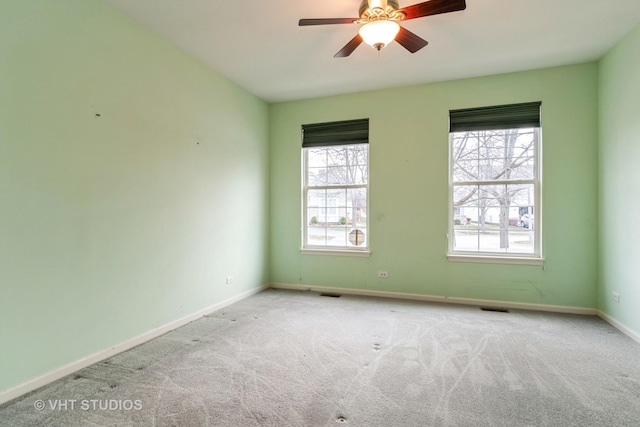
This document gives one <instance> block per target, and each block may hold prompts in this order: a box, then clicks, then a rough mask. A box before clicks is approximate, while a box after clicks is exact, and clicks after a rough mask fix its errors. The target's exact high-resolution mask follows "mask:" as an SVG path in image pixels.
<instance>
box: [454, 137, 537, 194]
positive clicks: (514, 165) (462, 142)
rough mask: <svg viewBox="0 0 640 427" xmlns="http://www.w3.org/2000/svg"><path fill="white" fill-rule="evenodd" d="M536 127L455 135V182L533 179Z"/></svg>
mask: <svg viewBox="0 0 640 427" xmlns="http://www.w3.org/2000/svg"><path fill="white" fill-rule="evenodd" d="M534 150H535V133H534V131H533V129H507V130H499V131H495V130H491V131H470V132H460V133H456V134H454V135H453V138H452V160H453V164H452V173H453V180H454V182H455V181H495V180H510V179H533V178H535V176H534V171H535V169H534Z"/></svg>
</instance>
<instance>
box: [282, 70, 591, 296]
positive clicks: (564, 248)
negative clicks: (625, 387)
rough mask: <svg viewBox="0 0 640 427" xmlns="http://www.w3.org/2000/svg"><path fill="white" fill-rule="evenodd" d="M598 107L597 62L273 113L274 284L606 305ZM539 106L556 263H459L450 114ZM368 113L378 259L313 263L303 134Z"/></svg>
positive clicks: (548, 248)
mask: <svg viewBox="0 0 640 427" xmlns="http://www.w3.org/2000/svg"><path fill="white" fill-rule="evenodd" d="M597 99H598V66H597V64H596V63H590V64H584V65H575V66H567V67H561V68H553V69H544V70H537V71H529V72H521V73H514V74H507V75H499V76H491V77H483V78H475V79H468V80H460V81H451V82H445V83H435V84H427V85H421V86H412V87H403V88H397V89H389V90H380V91H372V92H366V93H358V94H351V95H343V96H334V97H326V98H318V99H310V100H302V101H296V102H286V103H279V104H275V105H272V106H271V109H270V124H271V127H270V144H271V150H270V153H271V168H270V169H271V233H270V236H271V237H270V241H271V280H272V282H276V283H286V284H304V285H315V286H336V287H341V288H352V289H368V290H376V291H391V292H405V293H416V294H425V295H435V296H448V297H462V298H478V299H492V300H503V301H513V302H523V303H534V304H551V305H560V306H572V307H588V308H595V307H596V300H597V255H598V248H597V233H598V226H597V224H598V223H597V216H598V208H597V200H598V197H597V196H598V176H597V166H598V161H597V154H598V145H597V143H598V125H597V120H598V108H597ZM538 100H540V101H542V116H543V117H542V120H543V206H542V209H543V214H544V215H543V217H544V230H543V248H544V256H545V258H546V262H545V266H544V267H542V266H525V265H500V264H478V263H461V262H449V261H448V260H447V258H446V250H447V243H446V242H447V241H446V235H447V226H448V225H447V224H448V223H447V217H448V209H447V200H448V194H447V193H448V184H447V179H448V151H447V150H448V113H449V110H450V109H457V108H466V107H476V106H483V105H497V104H505V103H516V102H526V101H538ZM363 117H369V118H370V177H371V178H370V210H369V218H370V238H371V240H370V242H371V249H372V254H371V257H370V258H352V257H339V256H326V255H320V256H319V255H306V254H305V255H302V254H301V253H300V242H301V230H300V227H301V190H300V188H301V182H300V176H301V171H300V161H301V149H300V126H301V124H303V123H313V122H324V121H332V120H343V119H354V118H363ZM380 270H383V271H388V273H389V278H387V279H379V278H378V277H377V273H378V271H380Z"/></svg>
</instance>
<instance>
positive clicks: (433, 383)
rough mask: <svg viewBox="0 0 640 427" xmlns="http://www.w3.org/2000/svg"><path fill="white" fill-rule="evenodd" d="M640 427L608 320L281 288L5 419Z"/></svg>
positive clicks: (635, 366) (25, 404) (621, 349)
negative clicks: (333, 295)
mask: <svg viewBox="0 0 640 427" xmlns="http://www.w3.org/2000/svg"><path fill="white" fill-rule="evenodd" d="M335 425H346V426H349V425H350V426H366V427H371V426H385V427H386V426H509V427H514V426H562V427H565V426H581V427H583V426H640V344H638V343H636V342H634V341H633V340H631V339H630V338H628V337H626V336H625V335H623V334H622V333H620V332H619V331H617V330H616V329H614V328H613V327H611V326H610V325H608V324H607V323H605V322H604V321H602V320H600V319H599V318H597V317H591V316H580V315H569V314H553V313H541V312H533V311H523V310H510V312H508V313H503V312H492V311H482V310H480V309H479V308H478V307H472V306H457V305H448V304H437V303H427V302H415V301H402V300H391V299H383V298H370V297H357V296H349V295H343V296H341V297H331V296H322V295H320V294H317V293H312V292H298V291H285V290H273V289H269V290H266V291H264V292H261V293H259V294H256V295H254V296H252V297H250V298H247V299H245V300H243V301H241V302H238V303H236V304H233V305H231V306H229V307H226V308H225V309H223V310H220V311H217V312H215V313H213V314H211V315H209V316H206V317H203V318H201V319H199V320H197V321H195V322H192V323H190V324H189V325H186V326H184V327H182V328H180V329H177V330H175V331H172V332H170V333H167V334H165V335H163V336H161V337H159V338H156V339H154V340H152V341H149V342H147V343H145V344H143V345H141V346H138V347H136V348H134V349H131V350H129V351H127V352H124V353H121V354H119V355H116V356H114V357H112V358H110V359H108V360H105V361H103V362H100V363H98V364H95V365H92V366H90V367H87V368H85V369H82V370H80V371H78V372H76V373H75V374H73V375H70V376H69V377H66V378H63V379H61V380H59V381H56V382H54V383H52V384H49V385H47V386H45V387H43V388H41V389H39V390H36V391H35V392H33V393H30V394H28V395H26V396H23V397H21V398H19V399H16V400H14V401H12V402H8V403H7V404H5V405H3V406H0V426H11V427H17V426H181V427H182V426H228V427H234V426H243V427H244V426H335Z"/></svg>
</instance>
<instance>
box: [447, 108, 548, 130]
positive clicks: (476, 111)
mask: <svg viewBox="0 0 640 427" xmlns="http://www.w3.org/2000/svg"><path fill="white" fill-rule="evenodd" d="M541 105H542V102H540V101H538V102H526V103H522V104H509V105H496V106H493V107H480V108H466V109H464V110H450V111H449V132H465V131H472V130H494V129H515V128H535V127H540V106H541Z"/></svg>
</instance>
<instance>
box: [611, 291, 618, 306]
mask: <svg viewBox="0 0 640 427" xmlns="http://www.w3.org/2000/svg"><path fill="white" fill-rule="evenodd" d="M611 299H612V300H613V301H614V302H617V303H620V294H619V293H617V292H614V293H612V294H611Z"/></svg>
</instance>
